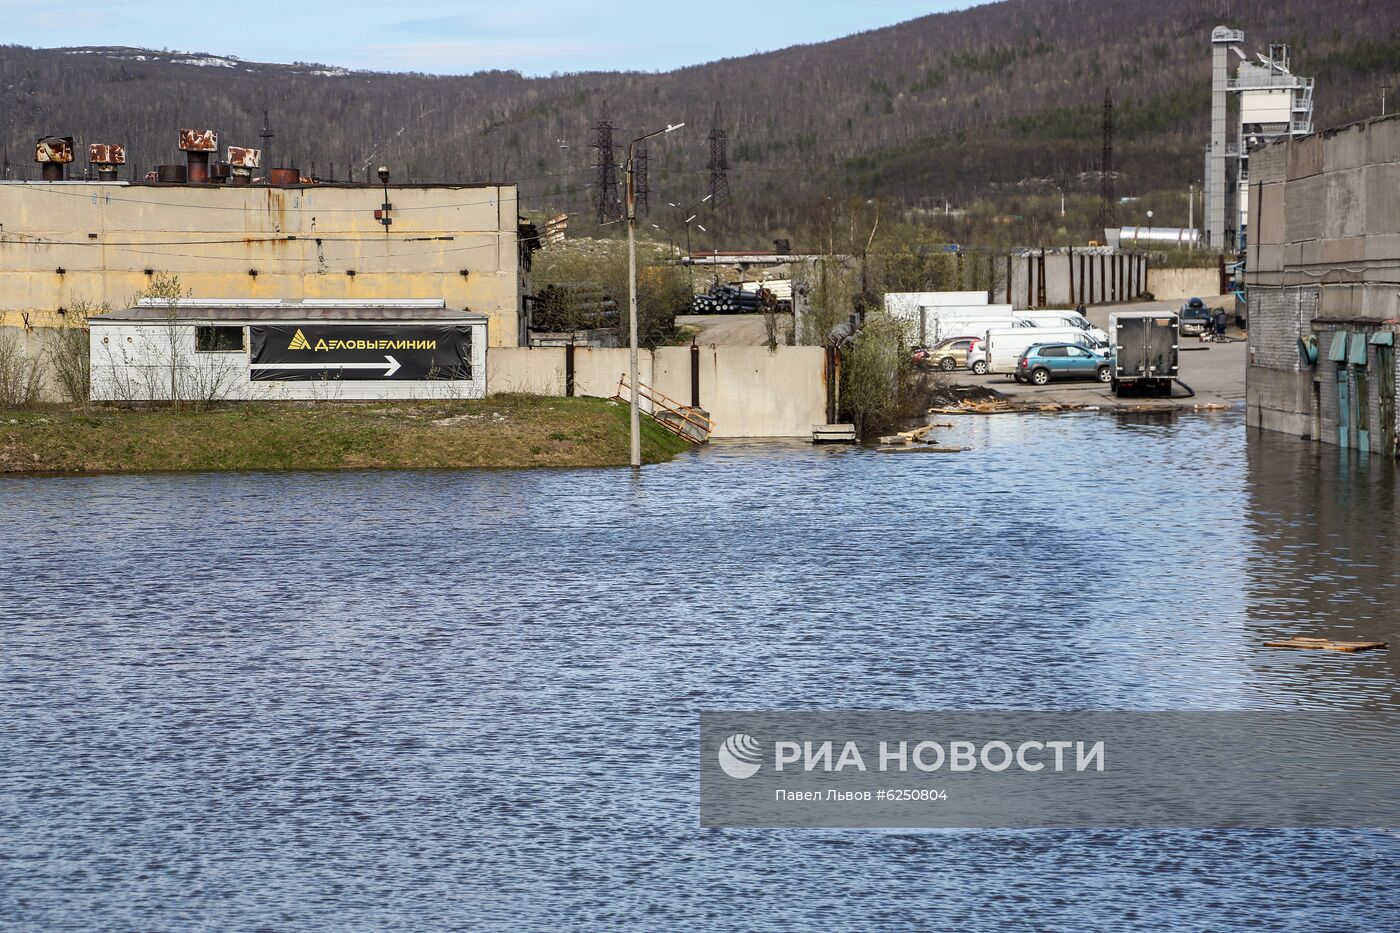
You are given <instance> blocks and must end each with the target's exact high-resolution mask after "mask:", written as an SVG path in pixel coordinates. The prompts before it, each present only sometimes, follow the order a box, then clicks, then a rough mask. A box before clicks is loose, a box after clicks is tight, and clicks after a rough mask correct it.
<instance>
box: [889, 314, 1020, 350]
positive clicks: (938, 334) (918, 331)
mask: <svg viewBox="0 0 1400 933" xmlns="http://www.w3.org/2000/svg"><path fill="white" fill-rule="evenodd" d="M897 316H900V317H905V318H906V319H907V320H909V321H910V322H911V323H912V324H913V337H914V339H915V341H916V342H918V343H919V344H920V345H922V346H925V347H931V346H933V345H934V344H935V343H937V342H938V341H940V340H947V339H948V338H949V337H980V336H982V334H983V333H984V332H985V331H986V330H987V328H989V327H1011V326H1013V320H1012V311H1011V305H958V306H948V307H939V306H936V305H935V306H929V305H921V306H919V307H917V308H915V309H914V311H913V313H912V314H909V315H897Z"/></svg>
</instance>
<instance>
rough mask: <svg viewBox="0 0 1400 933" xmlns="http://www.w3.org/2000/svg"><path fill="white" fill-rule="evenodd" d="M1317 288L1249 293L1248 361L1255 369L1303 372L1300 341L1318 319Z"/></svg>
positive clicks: (1255, 290) (1253, 291) (1254, 291)
mask: <svg viewBox="0 0 1400 933" xmlns="http://www.w3.org/2000/svg"><path fill="white" fill-rule="evenodd" d="M1317 301H1318V294H1317V288H1316V287H1304V288H1296V287H1289V288H1265V287H1259V286H1256V287H1254V288H1251V289H1250V290H1249V358H1250V362H1251V363H1252V364H1253V365H1255V366H1262V367H1264V368H1266V369H1277V370H1282V371H1284V372H1299V371H1300V370H1302V369H1303V363H1302V357H1301V356H1300V355H1299V353H1298V338H1299V337H1301V336H1303V335H1304V334H1306V333H1310V330H1309V329H1308V322H1309V321H1311V320H1312V319H1313V318H1314V317H1316V316H1317Z"/></svg>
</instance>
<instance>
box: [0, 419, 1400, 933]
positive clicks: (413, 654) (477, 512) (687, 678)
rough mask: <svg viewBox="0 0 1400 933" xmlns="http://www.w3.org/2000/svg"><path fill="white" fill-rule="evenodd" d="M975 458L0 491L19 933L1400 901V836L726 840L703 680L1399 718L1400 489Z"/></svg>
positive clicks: (1359, 476)
mask: <svg viewBox="0 0 1400 933" xmlns="http://www.w3.org/2000/svg"><path fill="white" fill-rule="evenodd" d="M940 433H941V439H943V440H947V441H949V442H953V443H966V444H967V445H969V446H971V447H973V448H974V449H973V450H972V451H969V452H967V453H963V454H957V455H933V454H930V455H896V456H882V455H878V454H875V453H873V452H870V451H865V450H858V449H848V448H813V447H811V446H808V445H799V444H791V445H783V444H760V443H752V444H716V445H714V446H713V447H712V448H711V449H708V450H703V451H700V452H697V453H694V454H691V455H687V456H685V457H683V458H681V459H680V460H679V461H677V462H674V463H671V464H666V465H661V466H656V467H650V468H647V469H646V470H644V471H643V472H642V473H641V474H640V475H639V476H633V475H632V474H631V473H630V472H629V471H626V470H594V471H560V472H544V471H536V472H460V473H449V472H443V473H377V472H364V473H345V474H272V475H268V474H253V475H159V476H125V477H122V476H104V477H78V478H24V479H16V478H10V479H7V480H4V481H0V520H2V521H0V528H2V529H3V531H0V621H3V625H0V685H3V692H0V929H4V930H25V931H29V930H74V931H91V930H152V931H155V930H160V931H164V930H170V931H175V930H180V931H184V930H241V929H267V930H298V931H322V930H324V931H341V930H389V929H394V930H445V929H474V930H540V929H552V930H561V929H562V930H574V929H609V930H612V929H629V930H630V929H635V930H682V929H686V930H690V929H712V930H743V929H749V930H773V931H777V930H792V929H800V928H814V929H823V930H870V929H877V928H894V929H939V930H973V931H976V930H988V931H991V930H1004V929H1023V928H1024V929H1042V930H1067V931H1068V930H1083V929H1091V928H1093V929H1113V930H1143V931H1159V930H1206V929H1234V928H1242V927H1251V928H1253V927H1258V928H1264V929H1299V930H1318V929H1328V930H1368V931H1370V930H1383V929H1397V928H1400V906H1398V905H1400V895H1397V894H1396V891H1395V886H1394V883H1395V879H1396V878H1397V877H1400V835H1397V834H1396V833H1393V832H1382V831H1371V832H1357V831H1346V832H1343V831H1286V832H1285V831H1269V832H1265V831H1213V832H1205V831H1171V832H1163V831H1134V832H1122V831H1104V830H1095V831H1081V832H1066V831H1059V830H1056V831H1049V830H1045V831H1030V832H1010V831H998V832H975V831H943V832H935V831H907V832H903V831H879V832H872V831H831V830H820V831H811V830H704V829H701V828H700V827H699V825H698V812H699V809H698V799H697V796H698V776H697V775H698V768H697V749H696V747H695V745H696V740H697V735H698V733H697V730H698V714H699V711H701V710H704V709H784V710H801V709H817V710H825V709H872V708H873V709H880V708H888V709H903V710H940V709H1110V710H1111V709H1131V710H1149V709H1340V710H1353V709H1354V710H1369V709H1381V710H1388V711H1394V710H1396V709H1400V676H1397V675H1400V670H1397V660H1396V659H1397V656H1400V652H1397V651H1396V650H1395V649H1393V648H1392V649H1391V650H1389V651H1383V652H1370V653H1365V654H1357V655H1345V654H1334V653H1331V652H1301V651H1281V650H1276V649H1265V648H1263V647H1262V642H1264V641H1265V640H1267V639H1268V638H1270V637H1272V636H1277V635H1288V634H1306V635H1324V636H1332V637H1347V638H1364V639H1379V640H1387V641H1390V642H1391V643H1392V644H1395V643H1397V642H1400V539H1397V535H1396V526H1397V517H1398V516H1400V507H1397V504H1396V481H1395V476H1394V472H1393V470H1392V469H1391V468H1390V467H1388V466H1387V465H1385V464H1383V463H1382V462H1381V461H1380V460H1379V459H1375V460H1371V461H1357V460H1356V459H1355V458H1354V454H1353V455H1352V458H1351V459H1348V457H1347V455H1346V454H1344V453H1342V452H1339V451H1336V450H1333V449H1330V448H1316V447H1313V446H1311V445H1310V444H1308V443H1307V442H1305V441H1299V440H1295V439H1292V438H1288V437H1283V436H1278V435H1262V434H1254V435H1252V434H1249V433H1248V432H1247V431H1246V429H1245V427H1244V425H1243V419H1242V417H1241V416H1240V415H1239V414H1238V413H1229V414H1222V415H1215V416H1179V417H1177V416H1165V417H1163V416H1141V417H1136V418H1135V417H1133V416H1127V415H1124V416H1117V417H1114V416H1107V415H1094V414H1085V415H1068V416H1059V417H1047V416H1011V415H1007V416H995V417H986V418H968V419H961V420H960V421H959V422H958V426H957V427H956V428H954V429H952V430H951V431H943V432H940Z"/></svg>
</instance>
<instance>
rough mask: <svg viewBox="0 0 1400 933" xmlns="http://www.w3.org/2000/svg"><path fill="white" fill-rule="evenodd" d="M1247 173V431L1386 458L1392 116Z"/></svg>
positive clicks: (1287, 152) (1302, 144) (1395, 166)
mask: <svg viewBox="0 0 1400 933" xmlns="http://www.w3.org/2000/svg"><path fill="white" fill-rule="evenodd" d="M1250 161H1251V163H1252V166H1251V171H1250V199H1249V205H1250V228H1251V229H1252V230H1253V231H1255V232H1254V234H1253V235H1252V236H1251V238H1250V243H1249V249H1248V256H1247V272H1246V282H1247V285H1248V302H1249V304H1248V308H1249V368H1248V380H1247V396H1248V410H1249V423H1250V424H1251V425H1255V426H1258V427H1263V428H1269V429H1272V430H1277V431H1286V432H1289V433H1292V434H1298V435H1302V436H1306V437H1311V438H1313V439H1314V440H1317V441H1320V442H1323V443H1328V444H1339V445H1342V446H1344V447H1354V448H1358V449H1363V450H1370V451H1372V452H1377V453H1384V454H1388V455H1394V453H1395V452H1396V446H1395V438H1396V435H1397V428H1400V425H1397V422H1396V417H1397V416H1396V404H1395V401H1396V399H1395V384H1396V380H1397V372H1396V359H1395V348H1394V346H1395V342H1396V336H1395V335H1396V333H1397V332H1400V115H1397V116H1390V117H1380V118H1377V119H1374V120H1368V121H1365V122H1362V123H1356V124H1353V125H1351V126H1347V127H1343V128H1341V129H1337V130H1329V131H1326V132H1322V133H1314V134H1313V135H1311V136H1307V137H1305V138H1301V139H1293V140H1286V141H1282V142H1278V143H1275V144H1273V145H1270V146H1266V147H1264V148H1263V149H1260V150H1259V151H1257V152H1255V153H1254V155H1253V157H1252V158H1251V160H1250Z"/></svg>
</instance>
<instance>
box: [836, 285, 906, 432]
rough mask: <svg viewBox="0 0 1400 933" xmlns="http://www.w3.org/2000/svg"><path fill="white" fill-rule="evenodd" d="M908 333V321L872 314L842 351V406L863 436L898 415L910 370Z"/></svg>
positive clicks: (868, 315)
mask: <svg viewBox="0 0 1400 933" xmlns="http://www.w3.org/2000/svg"><path fill="white" fill-rule="evenodd" d="M907 331H908V322H907V321H903V320H900V319H898V318H894V317H891V316H890V315H888V314H885V313H884V312H883V311H872V312H871V313H869V314H867V315H866V316H865V322H864V324H862V325H861V328H860V330H859V331H857V332H856V334H855V336H854V337H853V338H851V340H849V341H847V343H846V344H845V345H844V346H843V348H842V354H841V405H842V407H843V408H845V409H846V412H847V413H848V415H849V416H850V418H851V421H852V423H854V424H855V426H856V431H857V432H858V433H859V434H860V435H861V436H862V437H864V436H867V435H869V434H871V433H873V432H874V431H876V430H878V429H879V428H881V427H883V426H885V425H886V424H888V423H889V422H890V421H892V420H893V419H894V418H895V417H896V416H897V413H898V409H899V403H900V389H901V387H902V386H903V384H904V380H905V379H906V377H908V376H909V375H910V373H911V371H912V364H911V363H910V360H909V352H908V350H909V334H908V333H907Z"/></svg>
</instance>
